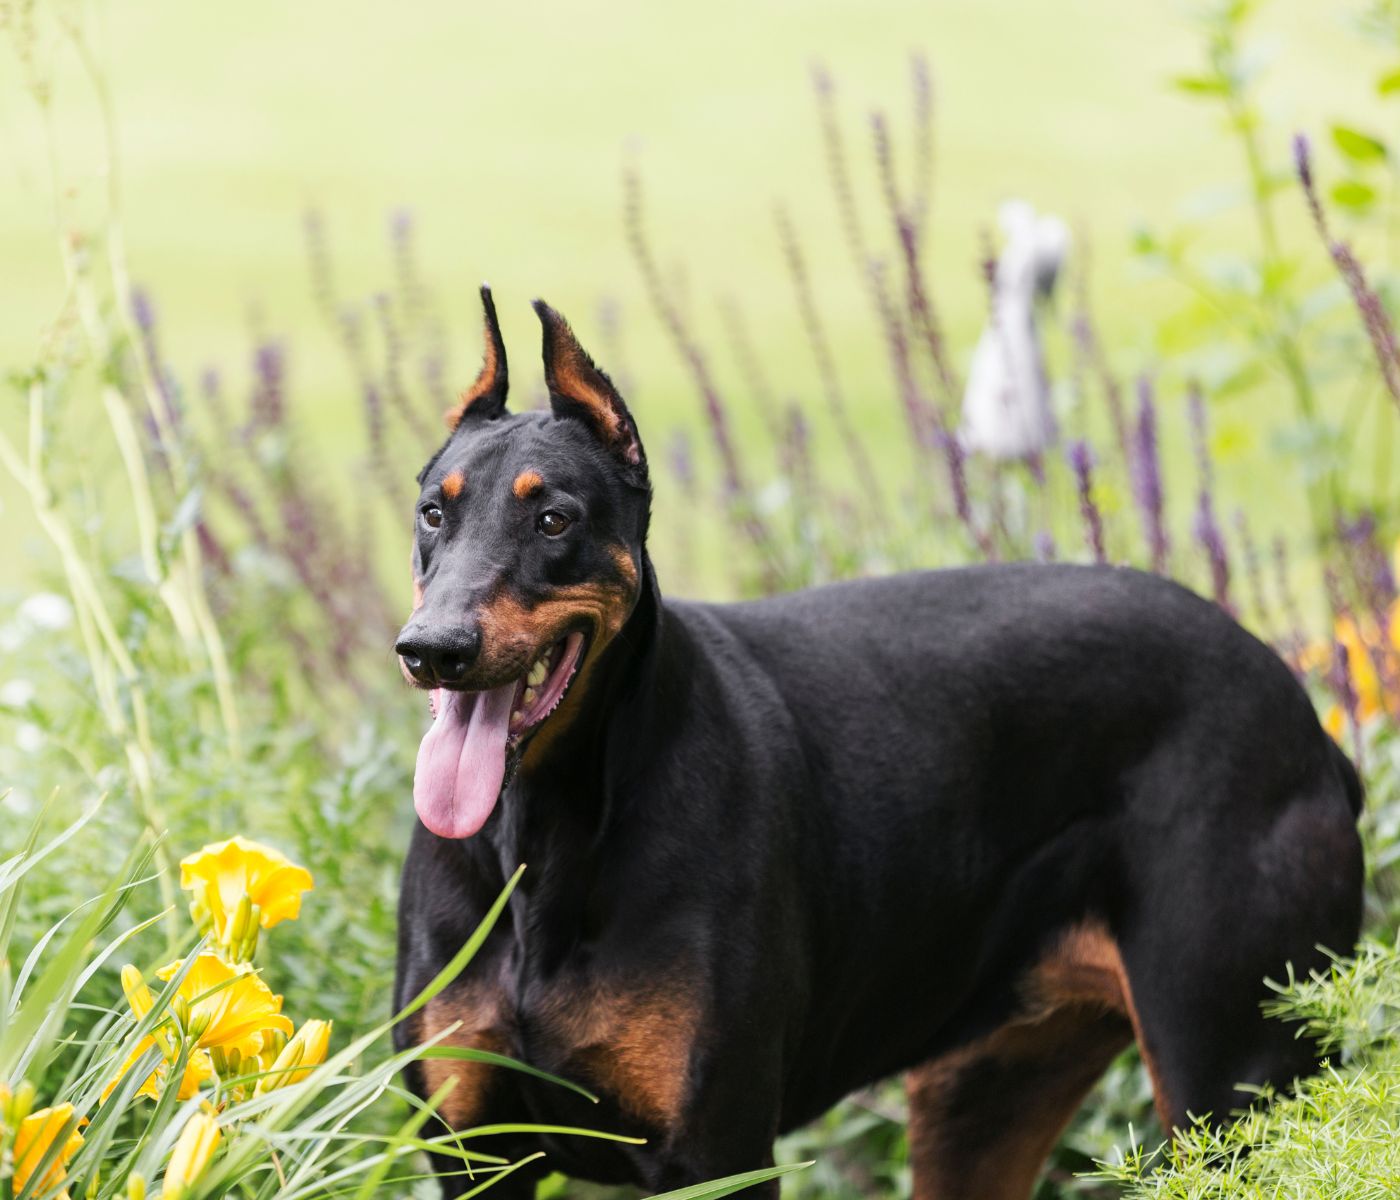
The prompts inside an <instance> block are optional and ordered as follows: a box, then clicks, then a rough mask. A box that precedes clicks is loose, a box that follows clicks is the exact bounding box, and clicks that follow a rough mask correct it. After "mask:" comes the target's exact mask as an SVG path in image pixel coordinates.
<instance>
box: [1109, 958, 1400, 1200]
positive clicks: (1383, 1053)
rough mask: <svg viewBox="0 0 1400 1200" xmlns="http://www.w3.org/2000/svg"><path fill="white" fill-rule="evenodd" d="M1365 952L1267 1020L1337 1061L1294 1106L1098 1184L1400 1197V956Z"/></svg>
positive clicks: (1244, 1197) (1240, 1199) (1126, 1157)
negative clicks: (1299, 1029) (1312, 1039)
mask: <svg viewBox="0 0 1400 1200" xmlns="http://www.w3.org/2000/svg"><path fill="white" fill-rule="evenodd" d="M1397 950H1398V948H1397V946H1396V945H1394V944H1393V943H1392V944H1389V945H1381V944H1378V943H1370V944H1367V945H1365V946H1363V947H1362V948H1361V949H1360V951H1359V952H1358V953H1357V956H1356V958H1355V959H1354V960H1351V961H1347V962H1339V963H1337V964H1336V965H1335V966H1334V968H1333V970H1332V972H1331V973H1330V974H1329V975H1327V976H1325V977H1320V978H1315V979H1308V980H1302V981H1299V982H1297V983H1295V984H1294V985H1293V986H1292V987H1290V988H1288V989H1286V990H1284V991H1283V993H1282V994H1281V996H1280V998H1279V999H1278V1001H1277V1002H1276V1003H1275V1004H1274V1005H1273V1006H1272V1011H1273V1013H1274V1015H1276V1016H1278V1017H1280V1018H1281V1019H1284V1018H1287V1019H1292V1020H1300V1021H1302V1022H1303V1023H1304V1024H1305V1025H1306V1027H1307V1028H1308V1029H1310V1030H1311V1031H1312V1032H1313V1033H1315V1034H1317V1035H1318V1036H1319V1037H1321V1038H1322V1040H1323V1042H1324V1045H1325V1046H1326V1047H1327V1048H1328V1049H1330V1050H1331V1051H1332V1052H1333V1053H1334V1054H1335V1055H1336V1061H1335V1062H1334V1064H1332V1065H1329V1066H1328V1067H1327V1068H1326V1069H1324V1070H1323V1071H1322V1072H1321V1074H1319V1075H1317V1076H1315V1077H1314V1078H1312V1079H1308V1080H1305V1081H1303V1082H1302V1083H1301V1084H1300V1085H1299V1087H1298V1089H1297V1092H1296V1094H1294V1095H1290V1096H1287V1097H1284V1098H1278V1099H1274V1100H1273V1101H1272V1103H1269V1104H1267V1105H1261V1106H1260V1107H1259V1108H1258V1109H1256V1110H1254V1111H1252V1112H1251V1113H1250V1114H1249V1115H1248V1116H1246V1117H1244V1118H1243V1119H1241V1120H1239V1121H1236V1122H1234V1123H1233V1124H1229V1125H1226V1126H1225V1127H1224V1128H1222V1129H1219V1130H1211V1129H1209V1128H1206V1127H1204V1126H1198V1127H1197V1128H1195V1129H1193V1130H1191V1131H1190V1132H1189V1133H1188V1134H1186V1135H1185V1136H1184V1137H1182V1138H1180V1139H1178V1140H1177V1141H1176V1142H1174V1143H1173V1144H1171V1145H1169V1146H1165V1147H1162V1148H1161V1149H1159V1150H1157V1151H1156V1152H1148V1151H1145V1150H1143V1149H1142V1148H1141V1147H1137V1148H1134V1149H1133V1150H1132V1151H1131V1152H1129V1153H1126V1154H1123V1155H1121V1156H1120V1157H1118V1158H1117V1160H1116V1161H1114V1162H1113V1163H1112V1164H1111V1165H1107V1164H1106V1165H1104V1166H1103V1167H1102V1169H1101V1171H1100V1173H1099V1176H1098V1178H1100V1179H1101V1180H1104V1181H1111V1182H1114V1183H1118V1184H1121V1185H1125V1187H1126V1191H1125V1196H1126V1197H1128V1198H1130V1200H1149V1198H1153V1200H1211V1198H1213V1197H1220V1198H1221V1200H1224V1198H1225V1197H1230V1198H1231V1200H1253V1198H1256V1197H1257V1198H1259V1200H1263V1198H1264V1197H1270V1198H1274V1197H1281V1196H1286V1197H1289V1198H1290V1200H1312V1198H1316V1200H1371V1198H1374V1200H1381V1198H1382V1197H1388V1196H1393V1195H1395V1194H1396V1192H1397V1190H1400V952H1397Z"/></svg>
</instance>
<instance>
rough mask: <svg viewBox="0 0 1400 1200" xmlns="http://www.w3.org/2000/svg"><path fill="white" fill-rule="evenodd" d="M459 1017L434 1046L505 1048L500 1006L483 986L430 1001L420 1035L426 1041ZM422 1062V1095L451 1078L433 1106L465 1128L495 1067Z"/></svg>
mask: <svg viewBox="0 0 1400 1200" xmlns="http://www.w3.org/2000/svg"><path fill="white" fill-rule="evenodd" d="M458 1022H460V1025H459V1026H458V1028H457V1029H455V1030H453V1031H452V1032H451V1033H449V1034H448V1035H447V1036H446V1037H444V1038H442V1039H441V1041H439V1042H438V1043H436V1044H437V1045H440V1046H460V1047H464V1048H468V1049H474V1050H489V1051H491V1052H492V1053H494V1054H509V1053H510V1040H509V1038H508V1037H507V1036H506V1032H505V1025H504V1022H503V1020H502V1016H501V1009H500V1006H499V1004H498V1003H497V1001H496V998H495V997H494V996H493V995H491V994H490V993H489V992H487V991H486V990H485V989H465V990H462V991H458V992H452V993H449V994H448V995H446V996H438V997H437V998H435V999H433V1000H430V1001H429V1002H428V1004H427V1006H426V1007H425V1008H424V1010H423V1017H422V1020H421V1022H420V1024H419V1040H420V1041H427V1040H428V1039H429V1038H432V1037H434V1036H436V1035H437V1034H438V1033H439V1032H441V1031H442V1030H443V1029H445V1028H447V1027H448V1026H450V1025H454V1024H457V1023H458ZM422 1066H423V1083H424V1091H425V1094H426V1095H429V1096H431V1095H432V1094H433V1093H434V1092H436V1091H437V1090H438V1088H440V1087H442V1085H443V1084H444V1083H446V1082H447V1081H448V1080H449V1079H453V1080H455V1081H456V1086H455V1087H453V1089H452V1090H451V1091H450V1092H449V1093H448V1094H447V1096H446V1098H445V1099H444V1100H443V1102H442V1106H441V1108H439V1110H438V1112H439V1115H440V1116H441V1117H442V1119H443V1120H444V1121H446V1122H447V1124H448V1125H450V1126H451V1127H452V1128H453V1129H469V1128H470V1127H471V1126H472V1125H473V1124H476V1123H479V1121H480V1119H481V1115H482V1111H483V1108H484V1105H485V1102H486V1094H487V1092H488V1091H489V1089H490V1082H491V1072H492V1071H495V1070H498V1069H499V1068H496V1067H492V1066H488V1065H487V1064H486V1063H477V1062H462V1061H459V1060H454V1059H443V1058H429V1059H424V1060H423V1064H422Z"/></svg>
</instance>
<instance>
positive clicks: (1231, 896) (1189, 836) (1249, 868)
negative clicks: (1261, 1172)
mask: <svg viewBox="0 0 1400 1200" xmlns="http://www.w3.org/2000/svg"><path fill="white" fill-rule="evenodd" d="M1249 822H1250V823H1249V825H1245V827H1243V828H1228V829H1222V828H1220V826H1219V825H1214V826H1212V825H1211V824H1210V823H1207V822H1205V821H1201V820H1188V821H1183V822H1181V823H1180V824H1178V825H1176V826H1174V827H1171V828H1159V829H1157V830H1156V831H1155V833H1154V835H1153V836H1152V839H1151V844H1152V845H1153V852H1152V853H1151V855H1150V856H1143V857H1142V858H1141V859H1140V861H1139V867H1138V869H1137V870H1136V871H1134V872H1133V873H1132V882H1131V885H1130V896H1129V902H1128V904H1127V905H1126V906H1125V913H1124V918H1125V919H1124V920H1122V921H1121V922H1119V923H1118V924H1119V928H1118V930H1117V934H1118V937H1117V944H1118V949H1119V952H1120V954H1121V956H1122V962H1123V966H1124V968H1125V971H1126V977H1127V986H1128V989H1129V991H1130V996H1131V1001H1132V1005H1133V1009H1134V1016H1135V1020H1136V1022H1137V1025H1138V1040H1139V1043H1140V1045H1141V1048H1142V1051H1143V1058H1144V1059H1145V1061H1146V1062H1147V1064H1148V1066H1149V1069H1150V1070H1151V1073H1152V1079H1153V1087H1154V1090H1155V1092H1156V1099H1157V1109H1158V1112H1159V1114H1160V1115H1161V1117H1162V1122H1163V1124H1164V1126H1166V1127H1167V1128H1168V1129H1172V1128H1186V1127H1188V1126H1189V1125H1190V1123H1191V1120H1192V1119H1193V1118H1195V1117H1205V1116H1207V1115H1209V1116H1210V1118H1211V1119H1212V1121H1214V1122H1215V1123H1220V1122H1222V1121H1224V1120H1227V1119H1228V1118H1229V1117H1230V1115H1231V1113H1232V1112H1234V1111H1235V1110H1238V1109H1241V1108H1244V1107H1246V1106H1247V1105H1248V1104H1249V1103H1250V1102H1251V1101H1252V1099H1253V1098H1254V1096H1253V1093H1252V1092H1251V1091H1250V1090H1249V1089H1251V1088H1254V1087H1258V1086H1263V1085H1274V1086H1277V1087H1287V1086H1288V1085H1289V1084H1290V1083H1291V1082H1292V1081H1293V1079H1294V1078H1295V1077H1297V1076H1300V1075H1307V1074H1310V1073H1311V1072H1312V1071H1313V1070H1315V1069H1316V1066H1317V1052H1316V1047H1315V1046H1314V1045H1313V1044H1312V1043H1311V1042H1310V1041H1309V1040H1307V1039H1305V1038H1304V1039H1300V1038H1298V1037H1297V1026H1296V1025H1293V1024H1288V1023H1285V1022H1284V1021H1281V1020H1278V1019H1274V1018H1270V1017H1267V1016H1265V1014H1264V1012H1263V1011H1262V1008H1261V1005H1262V1004H1263V1002H1264V1001H1266V1000H1268V999H1269V998H1270V996H1271V995H1272V994H1273V993H1272V992H1271V990H1270V988H1269V987H1268V985H1267V983H1266V982H1265V980H1266V979H1273V980H1282V979H1285V978H1286V977H1287V972H1288V971H1289V969H1290V968H1291V969H1292V970H1293V971H1294V972H1295V973H1296V974H1298V975H1306V974H1307V972H1308V971H1310V970H1314V969H1317V968H1319V967H1323V966H1325V964H1326V962H1327V959H1326V956H1325V955H1324V953H1323V952H1322V951H1321V950H1319V949H1318V947H1319V946H1323V947H1326V948H1328V949H1329V950H1332V951H1334V952H1336V953H1338V954H1348V953H1350V952H1351V949H1352V946H1353V944H1354V942H1355V939H1356V936H1357V932H1358V927H1359V924H1360V916H1361V879H1362V864H1361V847H1360V841H1359V838H1358V836H1357V833H1356V829H1355V825H1354V823H1353V817H1352V813H1351V811H1350V809H1349V808H1348V807H1347V806H1346V803H1345V801H1344V799H1343V798H1342V797H1341V795H1340V794H1333V793H1332V792H1329V791H1328V790H1326V789H1323V790H1320V791H1318V792H1308V791H1303V792H1302V793H1301V794H1296V795H1294V796H1293V797H1292V798H1291V799H1287V800H1285V801H1284V802H1283V803H1281V804H1278V805H1276V806H1271V808H1270V809H1268V810H1265V811H1264V812H1263V813H1251V814H1249ZM1239 823H1240V824H1241V825H1244V822H1243V821H1241V822H1239ZM1260 825H1262V826H1263V828H1262V829H1261V828H1259V826H1260ZM1238 1085H1245V1086H1244V1088H1241V1087H1239V1086H1238Z"/></svg>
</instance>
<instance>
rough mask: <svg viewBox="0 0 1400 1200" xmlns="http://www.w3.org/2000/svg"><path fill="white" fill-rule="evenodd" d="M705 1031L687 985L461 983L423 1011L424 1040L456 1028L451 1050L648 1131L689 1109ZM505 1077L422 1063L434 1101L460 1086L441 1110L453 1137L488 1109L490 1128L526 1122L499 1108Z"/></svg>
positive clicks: (474, 1066)
mask: <svg viewBox="0 0 1400 1200" xmlns="http://www.w3.org/2000/svg"><path fill="white" fill-rule="evenodd" d="M672 978H674V977H672ZM698 1024H699V1005H698V1003H697V1002H696V997H695V996H694V995H693V994H692V993H691V991H690V990H689V989H687V988H686V987H684V986H683V985H679V986H678V985H676V984H674V983H673V984H666V983H661V982H652V981H639V982H621V981H618V980H612V979H607V978H603V977H600V976H598V975H593V974H585V973H583V972H570V973H566V974H564V975H561V976H560V977H558V978H555V979H553V980H550V981H548V982H540V981H531V982H530V983H529V984H528V985H527V986H525V987H523V988H520V987H518V986H517V985H516V984H515V981H514V980H509V979H496V980H486V979H477V980H471V979H469V980H466V981H463V982H462V983H460V984H459V985H458V986H457V987H455V988H453V989H450V990H449V991H448V992H446V993H444V994H443V995H442V996H439V997H437V998H436V999H435V1000H433V1001H432V1002H431V1003H430V1004H429V1005H428V1006H427V1007H426V1009H425V1011H424V1018H423V1022H422V1029H421V1036H422V1038H423V1039H427V1038H431V1037H433V1036H435V1035H437V1034H438V1033H441V1032H442V1031H443V1030H445V1029H450V1030H451V1031H450V1032H448V1033H447V1034H446V1036H445V1037H444V1038H443V1041H442V1044H444V1045H450V1046H460V1047H472V1048H476V1049H481V1050H488V1051H491V1052H493V1053H496V1054H505V1055H508V1056H510V1057H512V1058H517V1059H520V1060H521V1061H524V1062H527V1063H529V1064H530V1065H532V1066H535V1067H538V1068H540V1069H542V1070H546V1071H549V1072H551V1073H553V1074H556V1075H560V1076H562V1077H563V1078H565V1079H569V1080H571V1081H573V1082H575V1083H578V1084H581V1085H582V1086H584V1087H586V1088H588V1089H589V1090H591V1091H594V1092H597V1093H598V1094H599V1095H602V1096H605V1097H607V1098H608V1099H610V1100H612V1101H613V1102H614V1103H615V1104H616V1105H617V1106H618V1108H619V1109H621V1110H622V1112H624V1113H625V1114H627V1115H628V1116H629V1117H631V1118H632V1119H634V1120H636V1121H638V1122H640V1123H642V1124H643V1125H646V1126H648V1127H652V1128H656V1129H667V1128H670V1127H671V1126H672V1125H674V1124H675V1123H676V1121H677V1120H678V1119H679V1117H680V1114H681V1111H682V1108H683V1106H684V1104H685V1099H686V1093H687V1087H688V1083H689V1079H690V1075H691V1056H692V1051H693V1048H694V1042H695V1035H696V1030H697V1028H698ZM453 1026H456V1028H451V1027H453ZM506 1073H507V1072H506V1069H505V1068H501V1067H495V1066H491V1065H489V1064H486V1063H479V1062H462V1061H456V1060H451V1059H435V1060H428V1061H427V1062H425V1064H424V1075H425V1082H426V1083H427V1085H428V1088H427V1090H428V1092H429V1093H430V1094H431V1093H432V1092H434V1091H436V1089H437V1088H439V1087H441V1086H442V1085H443V1084H444V1083H446V1082H447V1081H448V1080H453V1081H454V1086H453V1088H452V1091H451V1092H450V1093H449V1094H448V1096H447V1098H446V1099H445V1100H444V1101H443V1104H442V1108H441V1112H442V1114H443V1116H444V1117H445V1118H446V1119H447V1121H448V1123H449V1124H450V1125H452V1126H453V1127H454V1128H456V1129H463V1128H468V1127H470V1126H471V1125H473V1124H477V1123H480V1122H481V1121H482V1120H483V1119H487V1118H485V1115H484V1114H486V1113H487V1112H488V1111H490V1113H491V1116H490V1118H489V1119H491V1120H495V1119H497V1118H498V1117H501V1118H505V1119H509V1118H511V1117H512V1116H516V1117H518V1116H520V1115H521V1114H518V1113H517V1114H510V1113H507V1112H499V1113H498V1112H497V1110H496V1108H495V1106H494V1105H493V1104H492V1098H493V1096H498V1095H500V1094H501V1093H500V1091H499V1090H498V1089H499V1086H500V1085H501V1083H502V1082H503V1079H502V1076H503V1075H504V1074H506Z"/></svg>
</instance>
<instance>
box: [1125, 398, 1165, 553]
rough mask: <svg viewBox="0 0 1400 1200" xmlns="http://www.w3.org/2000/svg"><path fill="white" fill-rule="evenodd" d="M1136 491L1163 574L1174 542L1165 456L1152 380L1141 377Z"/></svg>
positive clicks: (1135, 445) (1134, 469)
mask: <svg viewBox="0 0 1400 1200" xmlns="http://www.w3.org/2000/svg"><path fill="white" fill-rule="evenodd" d="M1131 466H1132V474H1133V495H1134V496H1135V498H1136V499H1137V502H1138V508H1139V510H1140V511H1141V513H1142V521H1143V530H1144V533H1145V534H1146V536H1147V544H1148V548H1149V550H1150V552H1151V555H1152V569H1153V570H1154V571H1156V572H1157V573H1158V574H1159V575H1160V574H1163V573H1165V571H1166V569H1167V556H1168V554H1169V553H1170V549H1171V546H1170V542H1169V540H1168V538H1167V527H1166V523H1165V521H1164V518H1163V512H1162V504H1163V494H1162V460H1161V454H1160V452H1159V449H1158V445H1157V406H1156V403H1155V402H1154V400H1153V398H1152V384H1151V382H1150V381H1149V380H1148V379H1147V377H1146V376H1143V377H1142V378H1140V379H1139V380H1138V419H1137V424H1136V426H1135V427H1134V429H1133V460H1132V464H1131Z"/></svg>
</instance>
